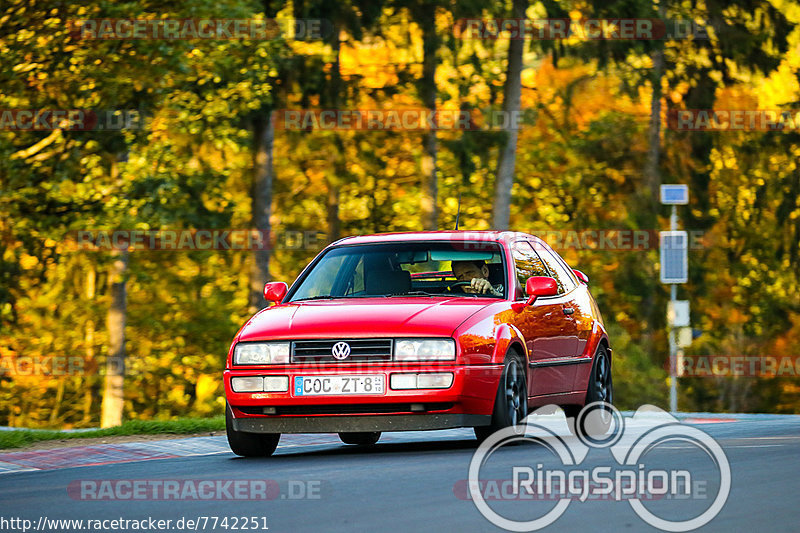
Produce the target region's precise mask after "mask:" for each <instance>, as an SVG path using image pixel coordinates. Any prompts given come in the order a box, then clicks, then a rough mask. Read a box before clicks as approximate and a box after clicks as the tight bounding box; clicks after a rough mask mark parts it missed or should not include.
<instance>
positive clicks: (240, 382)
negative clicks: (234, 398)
mask: <svg viewBox="0 0 800 533" xmlns="http://www.w3.org/2000/svg"><path fill="white" fill-rule="evenodd" d="M231 389H233V392H263V391H264V379H263V378H262V377H249V376H248V377H235V378H231Z"/></svg>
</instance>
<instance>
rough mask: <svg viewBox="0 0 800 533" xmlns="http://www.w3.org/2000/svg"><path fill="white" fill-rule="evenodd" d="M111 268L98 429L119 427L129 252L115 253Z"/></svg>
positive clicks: (122, 388)
mask: <svg viewBox="0 0 800 533" xmlns="http://www.w3.org/2000/svg"><path fill="white" fill-rule="evenodd" d="M112 257H113V263H112V266H111V276H110V278H109V282H110V283H111V306H110V307H109V309H108V319H107V325H108V359H107V360H106V378H105V390H104V392H103V413H102V418H101V420H100V426H101V427H104V428H107V427H111V426H119V425H120V424H122V412H123V407H124V385H125V320H126V313H127V310H126V296H125V283H126V279H125V278H126V275H127V271H128V250H114V251H113V252H112Z"/></svg>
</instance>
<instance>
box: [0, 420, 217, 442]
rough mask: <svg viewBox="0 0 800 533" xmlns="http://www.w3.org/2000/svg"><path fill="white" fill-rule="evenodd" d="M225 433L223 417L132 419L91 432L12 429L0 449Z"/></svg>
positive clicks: (4, 434) (1, 434) (3, 435)
mask: <svg viewBox="0 0 800 533" xmlns="http://www.w3.org/2000/svg"><path fill="white" fill-rule="evenodd" d="M224 430H225V417H224V416H216V417H211V418H180V419H177V420H129V421H127V422H124V423H123V424H122V425H121V426H116V427H112V428H105V429H93V430H88V431H46V430H36V431H31V430H9V431H0V449H8V448H22V447H24V446H28V445H30V444H33V443H36V442H44V441H48V440H67V439H69V440H72V439H90V438H98V437H117V436H121V435H192V434H195V433H208V432H214V431H224Z"/></svg>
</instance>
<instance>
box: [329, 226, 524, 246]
mask: <svg viewBox="0 0 800 533" xmlns="http://www.w3.org/2000/svg"><path fill="white" fill-rule="evenodd" d="M518 238H534V239H536V237H533V236H532V235H528V234H527V233H520V232H516V231H494V230H489V231H469V230H465V231H407V232H397V233H375V234H372V235H359V236H354V237H345V238H343V239H339V240H338V241H336V242H334V243H333V244H332V246H333V245H340V244H372V243H381V242H420V241H490V242H506V241H508V242H511V240H516V239H518ZM537 240H538V239H537Z"/></svg>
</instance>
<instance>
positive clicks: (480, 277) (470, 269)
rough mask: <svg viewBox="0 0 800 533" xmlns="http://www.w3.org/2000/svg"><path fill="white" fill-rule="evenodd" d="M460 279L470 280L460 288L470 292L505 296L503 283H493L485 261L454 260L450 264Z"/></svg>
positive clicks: (454, 273) (463, 280)
mask: <svg viewBox="0 0 800 533" xmlns="http://www.w3.org/2000/svg"><path fill="white" fill-rule="evenodd" d="M450 269H451V270H452V271H453V275H454V276H455V277H456V279H457V280H458V281H462V282H468V283H469V285H468V286H467V285H462V286H461V287H460V288H461V290H463V291H464V292H466V293H469V294H491V295H492V296H500V297H502V296H503V284H502V283H500V284H497V285H492V284H491V282H490V281H489V267H488V266H486V263H485V262H484V261H453V262H452V263H451V265H450Z"/></svg>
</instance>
